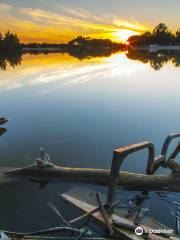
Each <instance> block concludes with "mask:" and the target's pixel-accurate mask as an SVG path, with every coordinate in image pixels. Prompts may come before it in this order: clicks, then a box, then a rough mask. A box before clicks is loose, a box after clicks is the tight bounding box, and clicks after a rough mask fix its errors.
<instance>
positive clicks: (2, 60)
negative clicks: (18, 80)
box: [0, 51, 22, 71]
mask: <svg viewBox="0 0 180 240" xmlns="http://www.w3.org/2000/svg"><path fill="white" fill-rule="evenodd" d="M21 61H22V53H21V52H19V51H13V52H4V51H1V53H0V69H1V70H3V71H5V70H6V69H7V65H8V63H9V65H10V66H11V67H13V68H14V67H16V66H18V65H20V64H21Z"/></svg>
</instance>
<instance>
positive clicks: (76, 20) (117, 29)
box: [0, 3, 148, 43]
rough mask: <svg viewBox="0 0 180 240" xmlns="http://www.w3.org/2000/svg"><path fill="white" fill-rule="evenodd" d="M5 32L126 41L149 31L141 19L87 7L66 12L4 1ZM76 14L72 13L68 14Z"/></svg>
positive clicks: (56, 39)
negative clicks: (98, 12)
mask: <svg viewBox="0 0 180 240" xmlns="http://www.w3.org/2000/svg"><path fill="white" fill-rule="evenodd" d="M0 8H1V9H3V11H2V12H0V21H1V31H2V32H3V33H4V32H6V31H7V30H10V31H11V32H15V33H16V34H17V35H18V37H19V38H20V40H21V42H24V43H28V42H38V43H42V42H49V43H66V42H68V41H70V40H72V39H73V38H76V37H77V36H79V35H82V36H85V37H86V36H88V37H92V38H109V39H110V40H112V41H117V42H125V41H126V40H127V39H128V37H130V36H131V35H134V34H140V33H142V32H145V31H146V30H148V29H147V28H146V27H145V26H142V25H140V24H139V23H137V22H132V21H128V20H123V21H122V20H120V19H118V17H111V16H109V17H108V16H106V17H104V16H102V17H100V16H98V17H97V16H95V15H93V14H92V13H90V12H88V11H85V10H83V9H78V10H75V9H71V8H68V7H66V8H65V7H63V13H62V11H61V13H59V14H58V13H54V12H51V11H47V10H42V9H33V8H23V7H21V8H20V7H18V8H16V7H13V6H12V5H9V4H2V3H0ZM67 13H68V14H70V13H71V14H72V15H67Z"/></svg>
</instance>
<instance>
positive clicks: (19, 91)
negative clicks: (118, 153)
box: [0, 53, 180, 231]
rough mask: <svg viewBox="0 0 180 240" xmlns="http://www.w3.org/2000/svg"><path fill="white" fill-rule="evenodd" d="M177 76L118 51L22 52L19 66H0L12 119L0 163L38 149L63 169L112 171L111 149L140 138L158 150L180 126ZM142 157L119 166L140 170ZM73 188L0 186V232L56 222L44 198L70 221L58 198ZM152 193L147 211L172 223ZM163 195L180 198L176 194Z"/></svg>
mask: <svg viewBox="0 0 180 240" xmlns="http://www.w3.org/2000/svg"><path fill="white" fill-rule="evenodd" d="M179 77H180V68H176V67H174V66H173V64H172V63H168V64H166V65H165V66H164V67H163V68H162V69H161V70H159V71H155V70H154V69H153V68H152V67H151V66H150V65H149V64H143V63H141V62H139V61H133V60H130V59H128V58H127V57H126V56H125V54H121V53H120V54H115V55H112V56H110V57H108V58H94V59H87V60H82V61H80V60H78V59H75V58H73V57H70V56H68V55H66V54H64V55H63V54H58V53H56V54H48V55H43V54H40V55H28V54H26V55H24V56H23V58H22V62H21V65H19V66H17V67H15V68H12V67H10V66H8V67H7V69H6V71H0V115H3V116H6V117H8V118H10V121H9V122H8V124H6V126H5V127H6V128H7V132H6V133H5V134H4V135H3V136H1V137H0V166H1V167H5V166H6V167H7V166H14V167H21V166H26V165H28V164H31V163H32V162H33V161H34V159H35V158H36V157H37V156H38V154H39V148H40V147H41V146H42V147H44V148H45V149H46V150H47V152H48V153H49V154H50V156H51V158H52V160H53V161H54V163H55V164H58V165H62V166H69V167H94V168H110V165H111V157H112V151H113V149H115V148H117V147H120V146H123V145H127V144H131V143H136V142H140V141H142V140H144V139H147V140H150V141H152V142H153V143H154V144H155V146H156V152H157V153H159V151H160V148H161V146H162V143H163V141H164V139H165V137H166V136H167V135H168V134H169V133H171V132H176V131H179V130H180V108H179V103H180V94H179V92H180V78H179ZM146 161H147V156H146V153H145V152H142V153H141V154H136V155H134V156H133V157H130V158H128V159H127V161H126V163H125V164H124V165H123V170H129V171H136V172H145V166H146ZM164 172H166V171H165V170H164ZM74 185H75V184H73V183H68V184H64V183H55V184H49V185H48V186H46V187H45V188H43V189H41V188H39V187H38V185H37V184H33V183H29V182H27V183H21V184H15V183H14V184H13V183H12V184H10V185H7V186H4V187H3V186H1V198H0V226H1V229H8V230H17V231H32V230H37V229H39V228H45V227H50V226H55V225H59V224H60V222H59V219H58V217H56V215H55V214H54V213H53V212H52V210H51V209H49V208H48V205H47V202H48V201H52V202H54V203H55V204H56V205H57V206H58V207H59V209H61V210H63V212H64V214H65V216H66V217H67V218H68V219H70V218H73V217H74V216H77V214H78V213H77V211H76V210H75V209H74V210H72V209H71V210H70V208H69V207H68V206H67V205H65V204H64V203H63V202H62V201H60V200H59V199H58V198H57V196H56V192H57V191H58V192H60V193H62V192H65V191H66V190H68V189H70V188H71V187H73V186H74ZM102 191H104V192H105V191H106V188H102ZM121 194H122V195H123V194H129V195H132V194H134V193H131V192H129V193H125V192H121ZM150 196H151V200H150V206H149V207H150V212H149V215H152V216H153V217H156V218H157V219H158V220H160V221H162V222H163V223H164V224H168V226H170V227H172V226H174V218H173V216H172V215H171V214H170V210H169V208H168V205H167V204H166V203H164V202H162V201H160V200H159V199H158V196H157V195H156V194H155V193H151V194H150ZM169 198H170V199H171V200H174V199H175V200H176V201H180V196H179V194H172V195H171V196H170V197H169Z"/></svg>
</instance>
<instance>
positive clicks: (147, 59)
mask: <svg viewBox="0 0 180 240" xmlns="http://www.w3.org/2000/svg"><path fill="white" fill-rule="evenodd" d="M118 51H119V49H115V48H114V49H111V48H104V49H95V50H94V49H91V48H89V49H85V48H84V49H83V48H70V49H68V50H66V51H59V50H58V51H57V50H52V51H47V50H44V51H26V52H22V51H11V52H7V51H6V52H5V51H2V52H0V69H1V70H4V71H5V70H6V68H7V66H8V64H9V65H10V66H11V67H13V68H15V67H16V66H18V65H20V64H21V61H22V55H23V54H25V53H28V54H33V55H37V54H45V55H47V54H49V53H68V54H69V55H70V56H73V57H75V58H78V59H79V60H84V59H90V58H94V57H109V56H111V54H113V53H116V52H118ZM126 56H127V57H128V58H129V59H131V60H138V61H140V62H142V63H144V64H147V63H149V64H150V66H151V67H152V68H153V69H155V70H160V69H161V68H162V67H163V66H164V65H165V64H167V63H168V62H172V63H173V65H174V66H175V67H180V51H160V52H149V51H148V50H140V49H138V50H137V49H135V48H133V49H129V51H128V52H127V53H126Z"/></svg>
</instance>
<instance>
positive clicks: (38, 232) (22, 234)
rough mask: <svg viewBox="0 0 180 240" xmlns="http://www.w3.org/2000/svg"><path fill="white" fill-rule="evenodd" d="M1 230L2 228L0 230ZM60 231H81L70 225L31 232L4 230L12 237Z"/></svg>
mask: <svg viewBox="0 0 180 240" xmlns="http://www.w3.org/2000/svg"><path fill="white" fill-rule="evenodd" d="M0 231H1V230H0ZM59 231H69V232H73V233H78V234H80V233H81V230H80V229H77V228H72V227H71V228H70V227H54V228H48V229H44V230H40V231H36V232H29V233H17V232H11V231H3V232H4V233H5V234H7V235H9V236H11V237H24V236H33V235H41V234H46V233H54V232H59Z"/></svg>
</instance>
